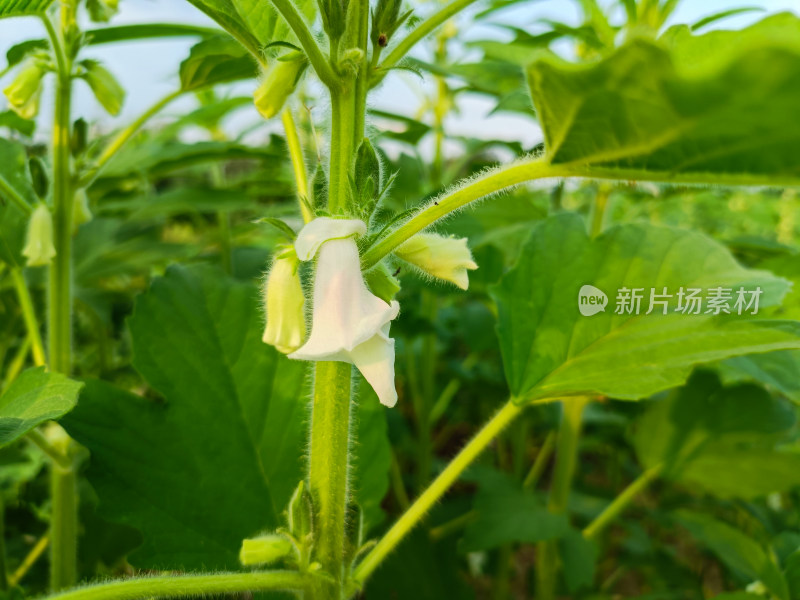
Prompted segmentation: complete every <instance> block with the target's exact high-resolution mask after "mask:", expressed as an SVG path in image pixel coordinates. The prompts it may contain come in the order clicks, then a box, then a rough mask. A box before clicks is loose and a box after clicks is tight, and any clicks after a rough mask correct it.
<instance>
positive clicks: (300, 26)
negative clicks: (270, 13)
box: [271, 0, 339, 88]
mask: <svg viewBox="0 0 800 600" xmlns="http://www.w3.org/2000/svg"><path fill="white" fill-rule="evenodd" d="M271 1H272V4H273V5H274V6H275V8H276V9H278V12H279V13H281V16H282V17H283V18H284V19H285V20H286V22H287V23H288V24H289V27H291V28H292V31H293V32H294V34H295V35H296V36H297V39H298V40H299V41H300V45H301V46H302V47H303V50H304V51H305V53H306V56H307V57H308V60H309V62H310V63H311V66H312V67H313V68H314V71H316V73H317V77H319V78H320V80H321V81H322V83H324V84H325V85H326V86H328V87H329V88H335V87H338V85H339V77H338V76H337V75H336V73H335V72H334V70H333V67H331V64H330V62H328V58H327V57H326V56H325V54H324V53H323V52H322V49H321V48H320V47H319V44H318V43H317V40H316V38H315V37H314V34H313V33H311V30H310V29H309V27H308V23H306V20H305V19H304V18H303V15H301V14H300V11H298V10H297V6H295V4H294V2H292V0H271Z"/></svg>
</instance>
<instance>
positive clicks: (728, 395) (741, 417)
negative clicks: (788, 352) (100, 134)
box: [634, 372, 800, 499]
mask: <svg viewBox="0 0 800 600" xmlns="http://www.w3.org/2000/svg"><path fill="white" fill-rule="evenodd" d="M795 424H796V416H795V413H794V410H793V408H792V406H791V405H790V404H789V403H788V402H786V401H785V400H781V399H778V398H775V397H773V396H771V395H770V394H768V393H767V392H766V391H764V389H763V388H760V387H758V386H755V385H750V384H746V385H737V386H732V387H723V386H722V385H721V384H720V382H719V379H718V378H717V377H716V376H715V375H713V374H711V373H704V372H699V373H695V374H694V375H692V377H691V378H690V379H689V382H688V383H687V385H686V386H685V387H683V388H681V389H679V390H676V391H675V392H674V393H673V394H672V395H670V396H669V397H668V398H666V399H664V400H659V401H656V402H653V403H652V404H651V406H650V407H649V408H648V410H647V412H645V413H644V415H642V417H641V418H640V420H639V421H638V423H637V425H636V429H635V435H634V444H635V447H636V453H637V455H638V457H639V460H640V461H641V462H642V464H644V465H645V466H646V467H654V466H656V465H658V464H663V465H665V470H664V476H665V477H667V478H670V479H674V480H677V481H681V482H683V483H685V484H687V485H690V486H692V487H699V488H701V489H703V490H707V491H708V492H711V493H712V494H715V495H717V496H722V497H739V498H747V499H749V498H757V497H760V496H765V495H767V494H770V493H772V492H781V491H785V490H789V489H791V488H793V487H796V486H798V485H800V452H798V451H797V450H796V449H794V450H793V449H792V448H785V449H782V448H781V444H783V443H785V442H787V441H790V440H791V438H790V435H791V434H792V433H793V431H794V427H795Z"/></svg>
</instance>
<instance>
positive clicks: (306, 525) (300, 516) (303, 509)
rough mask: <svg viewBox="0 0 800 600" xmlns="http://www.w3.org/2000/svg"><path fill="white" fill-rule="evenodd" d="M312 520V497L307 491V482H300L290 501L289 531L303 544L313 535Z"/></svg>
mask: <svg viewBox="0 0 800 600" xmlns="http://www.w3.org/2000/svg"><path fill="white" fill-rule="evenodd" d="M312 519H313V516H312V514H311V496H310V495H309V493H308V491H307V490H306V489H305V481H303V480H300V483H299V484H298V485H297V487H296V488H295V490H294V494H292V498H291V500H289V510H288V520H289V531H290V532H291V534H292V535H293V536H294V537H295V538H297V539H298V540H301V543H302V541H303V540H305V538H306V536H307V535H308V534H310V533H311V530H312Z"/></svg>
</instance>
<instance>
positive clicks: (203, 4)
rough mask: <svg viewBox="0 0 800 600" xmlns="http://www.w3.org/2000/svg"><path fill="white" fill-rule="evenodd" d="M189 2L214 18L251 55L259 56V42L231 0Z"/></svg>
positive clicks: (194, 0)
mask: <svg viewBox="0 0 800 600" xmlns="http://www.w3.org/2000/svg"><path fill="white" fill-rule="evenodd" d="M189 2H190V3H192V4H193V5H194V6H196V7H197V8H199V9H200V10H201V11H203V12H204V13H206V14H207V15H208V16H209V17H211V18H212V19H214V21H216V22H217V23H218V24H219V25H220V27H222V28H223V29H224V30H225V31H227V32H228V33H230V34H231V35H232V36H233V37H235V38H236V39H237V40H238V41H239V43H241V44H242V45H243V46H244V47H245V48H247V50H249V51H250V53H251V54H252V55H253V56H261V43H260V42H259V40H258V37H257V36H256V35H254V34H253V32H252V30H251V29H250V27H249V26H248V25H247V22H246V21H245V20H244V19H242V17H241V16H240V15H239V12H238V10H237V9H236V6H235V5H234V1H233V0H189ZM265 10H266V9H265Z"/></svg>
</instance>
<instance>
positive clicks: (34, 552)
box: [8, 534, 50, 587]
mask: <svg viewBox="0 0 800 600" xmlns="http://www.w3.org/2000/svg"><path fill="white" fill-rule="evenodd" d="M49 544H50V536H49V535H46V534H45V535H43V536H42V537H41V538H39V541H37V542H36V544H35V545H34V547H33V548H31V551H30V552H28V554H27V555H26V556H25V558H23V559H22V562H21V563H20V565H19V566H18V567H17V570H16V571H14V573H13V575H11V576H10V577H9V578H8V583H9V585H10V586H11V587H14V586H15V585H17V584H18V583H19V582H20V581H22V578H23V577H25V575H26V574H27V573H28V571H30V570H31V567H32V566H33V565H35V564H36V561H37V560H39V558H40V557H41V556H42V554H44V551H45V550H47V546H48V545H49Z"/></svg>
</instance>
